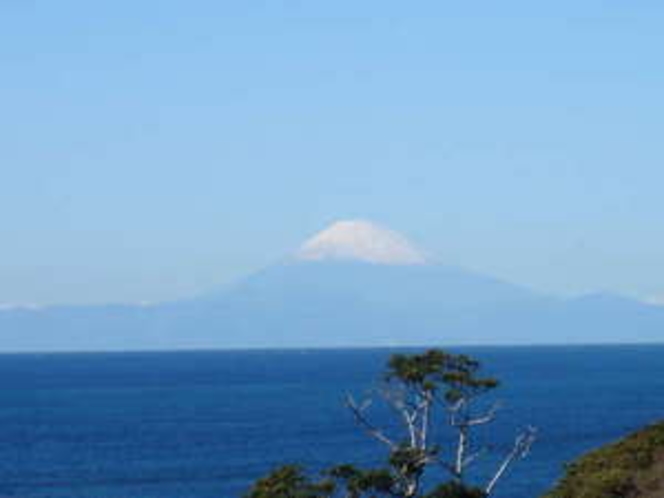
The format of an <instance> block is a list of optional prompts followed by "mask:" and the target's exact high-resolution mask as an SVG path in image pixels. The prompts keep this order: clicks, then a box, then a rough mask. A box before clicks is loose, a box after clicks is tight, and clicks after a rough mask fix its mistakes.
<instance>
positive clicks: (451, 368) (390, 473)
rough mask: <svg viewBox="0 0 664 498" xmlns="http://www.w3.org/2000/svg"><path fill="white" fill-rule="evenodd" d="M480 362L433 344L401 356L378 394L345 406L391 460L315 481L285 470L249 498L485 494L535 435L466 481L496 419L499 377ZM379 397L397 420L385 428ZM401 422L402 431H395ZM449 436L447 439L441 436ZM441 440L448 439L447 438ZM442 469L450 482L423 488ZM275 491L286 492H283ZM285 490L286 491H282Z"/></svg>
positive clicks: (340, 468) (471, 497) (479, 497)
mask: <svg viewBox="0 0 664 498" xmlns="http://www.w3.org/2000/svg"><path fill="white" fill-rule="evenodd" d="M479 370H480V364H479V362H477V361H476V360H474V359H472V358H470V357H468V356H465V355H455V354H450V353H447V352H445V351H442V350H438V349H432V350H429V351H426V352H424V353H422V354H395V355H393V356H392V357H391V358H390V360H389V362H388V368H387V372H386V374H385V377H384V382H383V383H382V384H381V387H380V389H378V390H377V392H375V393H374V394H373V395H372V396H370V397H367V398H366V399H365V400H363V401H361V402H358V401H356V400H355V399H354V398H353V397H352V396H348V397H347V399H346V404H347V406H348V408H349V409H350V411H351V413H352V414H353V416H354V418H355V420H356V422H357V423H358V424H359V426H360V427H362V428H363V429H364V431H365V432H366V433H367V434H368V435H369V436H370V437H372V438H373V439H375V440H377V441H379V442H380V443H381V444H382V445H384V446H385V447H386V449H387V453H388V458H387V464H386V466H384V467H381V468H377V469H361V468H357V467H355V466H353V465H350V464H342V465H337V466H335V467H333V468H331V469H328V470H327V471H326V472H325V473H324V475H323V476H322V478H321V479H320V480H317V481H312V480H310V479H309V478H308V477H307V476H306V475H304V474H303V473H302V472H301V471H300V470H299V468H297V467H288V466H287V467H282V468H281V469H277V470H275V471H274V472H273V473H272V474H270V475H269V476H268V477H266V478H263V479H262V480H259V481H257V483H256V484H255V486H254V488H253V490H252V492H250V493H249V494H248V495H247V497H248V498H278V497H281V496H283V497H285V498H332V497H343V498H362V497H368V498H378V497H386V498H486V497H488V496H490V495H491V494H492V493H493V491H494V490H495V488H496V485H497V484H498V482H499V481H500V480H501V479H502V478H503V477H504V475H505V473H506V471H507V470H508V468H509V467H510V466H511V465H513V464H514V463H515V462H516V461H517V460H519V459H521V458H523V457H525V456H526V455H527V454H528V451H529V450H530V447H531V446H532V444H533V442H534V440H535V435H536V432H535V430H534V429H533V428H531V427H528V428H527V429H525V430H524V431H523V432H521V433H520V434H518V435H517V437H516V439H515V440H514V444H513V446H512V448H511V450H510V451H509V452H507V454H506V455H505V456H504V457H503V458H502V460H501V461H500V463H499V465H498V467H497V469H496V470H495V471H494V472H493V473H492V474H491V475H490V476H489V478H488V479H487V481H486V483H484V484H481V485H472V484H471V483H469V482H467V478H466V475H467V470H468V469H469V468H470V467H471V466H472V465H473V464H474V463H475V462H476V461H477V460H478V459H479V458H480V457H481V456H483V455H484V454H486V453H488V451H489V450H488V448H486V447H481V446H480V447H476V444H475V442H474V439H473V437H474V436H475V434H476V429H477V428H479V427H481V426H484V425H487V424H490V423H492V422H493V421H494V420H495V418H496V416H497V413H498V411H499V408H500V405H499V404H497V403H494V404H489V405H487V403H486V402H484V401H483V399H484V397H485V395H486V394H488V393H489V392H491V391H493V390H494V389H495V388H497V387H498V381H497V380H496V379H494V378H491V377H482V376H480V374H479ZM376 399H379V400H381V401H382V402H384V404H385V405H386V406H387V407H388V408H389V409H390V410H391V411H393V413H394V414H395V415H396V417H397V421H398V423H397V424H395V426H390V427H381V426H380V425H379V424H377V423H375V422H374V420H373V417H372V416H370V415H371V414H370V409H371V407H372V405H373V403H374V401H375V400H376ZM395 427H396V428H395ZM441 432H446V433H447V436H448V437H447V438H446V439H444V440H447V441H452V443H449V444H448V445H445V444H442V442H441V440H440V439H439V436H440V434H441ZM444 440H443V441H444ZM441 468H442V469H443V471H444V472H446V473H447V474H448V475H449V476H450V479H449V480H448V481H447V482H444V483H443V484H441V485H439V486H438V487H436V488H435V489H433V490H430V491H425V490H423V489H422V488H423V478H424V476H425V473H426V472H428V471H429V470H432V471H433V470H434V469H438V471H439V472H440V469H441ZM277 490H280V491H279V492H277ZM280 493H281V494H280Z"/></svg>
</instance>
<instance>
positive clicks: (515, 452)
mask: <svg viewBox="0 0 664 498" xmlns="http://www.w3.org/2000/svg"><path fill="white" fill-rule="evenodd" d="M536 436H537V429H535V428H534V427H527V428H526V430H525V431H524V432H522V433H521V434H519V435H518V436H517V437H516V439H515V440H514V446H513V447H512V451H510V452H509V454H508V455H507V456H506V457H505V459H504V460H503V462H502V463H501V464H500V466H499V467H498V470H497V471H496V473H495V475H494V476H493V478H492V479H491V480H490V481H489V483H488V484H487V486H486V488H485V489H484V492H485V494H486V496H489V495H491V493H492V492H493V490H494V488H495V487H496V484H497V483H498V481H499V480H500V478H501V477H502V476H503V474H505V472H506V471H507V469H508V467H509V466H510V465H511V464H512V463H514V462H515V461H516V460H517V459H520V458H525V457H526V456H527V455H528V452H529V451H530V448H531V446H532V445H533V443H534V442H535V438H536Z"/></svg>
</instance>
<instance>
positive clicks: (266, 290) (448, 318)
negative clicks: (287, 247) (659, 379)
mask: <svg viewBox="0 0 664 498" xmlns="http://www.w3.org/2000/svg"><path fill="white" fill-rule="evenodd" d="M662 340H664V307H658V306H651V305H646V304H643V303H640V302H637V301H634V300H629V299H624V298H619V297H616V296H611V295H592V296H586V297H583V298H579V299H572V300H563V299H559V298H556V297H551V296H546V295H542V294H539V293H536V292H534V291H532V290H530V289H527V288H524V287H520V286H518V285H514V284H511V283H507V282H503V281H500V280H497V279H494V278H491V277H486V276H483V275H477V274H475V273H472V272H468V271H465V270H461V269H457V268H450V267H446V266H443V265H438V264H434V263H432V262H431V260H430V258H428V257H426V256H425V255H424V253H423V252H422V251H420V250H419V249H417V247H416V246H415V245H414V244H412V243H411V242H409V241H408V240H407V239H406V238H405V237H403V236H401V235H399V234H397V233H395V232H392V231H390V230H387V229H384V228H382V227H379V226H377V225H375V224H371V223H369V222H366V221H361V220H360V221H357V220H355V221H349V222H339V223H335V224H334V225H332V226H331V227H330V228H329V229H327V230H325V231H323V232H321V233H319V234H317V235H315V236H314V237H312V238H311V239H309V240H308V241H306V242H305V243H304V244H303V245H302V247H300V249H299V250H298V251H296V252H295V254H294V256H293V257H291V258H290V259H288V260H286V261H285V262H283V263H281V264H278V265H274V266H271V267H269V268H266V269H265V270H263V271H260V272H258V273H256V274H254V275H251V276H249V277H247V278H245V279H243V280H241V281H239V282H237V283H235V284H233V285H230V286H226V287H224V288H223V289H221V290H217V291H214V292H211V293H209V294H206V295H203V296H201V297H199V298H197V299H193V300H189V301H181V302H174V303H164V304H160V305H155V306H148V307H145V306H88V307H76V306H69V307H52V308H44V309H36V310H32V309H16V310H0V351H53V350H136V349H174V348H245V347H268V348H274V347H339V346H386V345H390V346H392V345H425V344H426V345H449V344H545V343H563V344H567V343H576V344H578V343H602V342H644V341H649V342H661V341H662Z"/></svg>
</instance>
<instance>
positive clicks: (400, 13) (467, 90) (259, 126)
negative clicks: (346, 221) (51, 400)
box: [0, 0, 664, 304]
mask: <svg viewBox="0 0 664 498" xmlns="http://www.w3.org/2000/svg"><path fill="white" fill-rule="evenodd" d="M662 26H664V3H662V2H658V1H635V2H625V1H624V0H615V1H608V0H607V1H594V0H588V1H583V2H579V1H572V0H561V1H557V2H533V1H532V0H528V1H526V0H524V1H510V0H502V1H500V2H449V1H440V0H431V1H421V2H404V1H402V0H400V1H391V0H380V1H378V0H366V1H362V2H358V1H356V0H354V1H350V0H336V1H330V2H319V1H304V0H302V1H235V2H230V1H218V0H209V1H199V0H188V1H186V2H185V1H169V0H160V1H156V0H154V1H138V2H137V1H129V0H115V1H112V2H90V1H84V0H78V1H74V0H60V1H58V2H54V1H47V0H4V1H3V2H1V5H0V303H37V304H47V303H100V302H139V301H159V300H164V299H173V298H177V297H181V296H189V295H192V294H195V293H197V292H200V291H203V290H205V289H207V288H209V287H213V286H215V285H218V284H220V283H224V282H228V281H229V280H233V279H236V278H239V277H241V276H242V275H244V274H247V273H249V272H252V271H255V270H257V269H259V268H261V267H263V266H265V265H268V264H270V263H271V262H273V261H275V260H278V259H279V258H281V257H282V256H283V255H285V254H287V253H288V252H290V251H291V250H292V249H294V248H295V247H296V246H298V245H299V244H300V243H301V242H302V241H303V240H304V239H305V238H307V237H308V236H310V235H311V234H312V233H313V232H316V231H318V230H320V229H322V228H324V227H325V226H326V225H328V224H329V223H331V222H333V221H334V220H336V219H340V218H357V217H360V218H368V219H372V220H375V221H377V222H380V223H382V224H384V225H386V226H389V227H391V228H393V229H395V230H398V231H401V232H403V233H404V234H406V235H407V236H409V237H411V238H412V239H413V240H415V241H416V242H417V243H418V244H419V245H421V246H424V247H425V248H426V249H427V250H428V251H429V252H431V253H434V254H436V255H438V257H439V259H441V260H443V261H445V262H447V263H450V264H454V265H461V266H466V267H469V268H471V269H474V270H478V271H481V272H485V273H489V274H492V275H496V276H499V277H502V278H505V279H508V280H511V281H514V282H518V283H522V284H527V285H530V286H532V287H535V288H538V289H542V290H546V291H552V292H557V293H561V294H576V293H581V292H586V291H590V290H608V291H616V292H620V293H624V294H628V295H634V296H640V297H643V298H650V297H654V296H664V194H663V191H664V152H663V151H662V146H663V138H662V137H663V132H664V126H663V125H664V96H663V89H664V64H663V63H662V52H664V30H663V29H662Z"/></svg>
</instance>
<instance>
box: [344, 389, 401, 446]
mask: <svg viewBox="0 0 664 498" xmlns="http://www.w3.org/2000/svg"><path fill="white" fill-rule="evenodd" d="M370 404H371V401H370V400H367V401H365V402H364V403H363V404H362V405H361V406H358V404H357V403H356V402H355V400H354V399H353V397H352V396H350V395H348V396H346V406H348V408H349V409H350V411H351V413H352V414H353V416H354V417H355V421H356V422H357V423H358V424H359V425H361V426H362V427H364V430H365V431H366V432H367V433H368V434H369V435H370V436H371V437H373V438H374V439H377V440H378V441H380V442H382V443H384V444H386V445H387V446H388V447H389V448H390V449H391V450H394V449H396V448H397V447H398V445H397V444H396V443H395V442H394V441H392V440H391V439H390V438H389V437H387V436H386V435H385V434H384V433H383V431H381V430H380V429H379V428H377V427H376V426H375V425H373V424H372V423H371V422H369V420H368V419H367V418H366V417H365V416H364V413H363V412H364V410H365V409H366V408H367V407H368V406H369V405H370Z"/></svg>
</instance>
